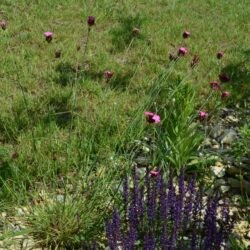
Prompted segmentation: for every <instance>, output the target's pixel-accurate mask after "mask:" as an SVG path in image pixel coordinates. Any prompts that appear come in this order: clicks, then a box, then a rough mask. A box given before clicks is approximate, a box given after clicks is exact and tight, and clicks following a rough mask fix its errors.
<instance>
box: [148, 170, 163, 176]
mask: <svg viewBox="0 0 250 250" xmlns="http://www.w3.org/2000/svg"><path fill="white" fill-rule="evenodd" d="M159 173H160V172H159V171H155V170H151V171H150V172H149V174H150V175H151V176H152V177H156V176H157V175H159Z"/></svg>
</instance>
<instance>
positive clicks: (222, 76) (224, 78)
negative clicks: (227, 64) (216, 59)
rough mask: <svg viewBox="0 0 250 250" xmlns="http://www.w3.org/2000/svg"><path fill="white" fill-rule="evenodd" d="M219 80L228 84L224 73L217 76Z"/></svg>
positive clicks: (228, 79)
mask: <svg viewBox="0 0 250 250" xmlns="http://www.w3.org/2000/svg"><path fill="white" fill-rule="evenodd" d="M219 78H220V80H221V81H222V82H229V81H230V77H229V76H228V75H227V74H226V73H221V74H219Z"/></svg>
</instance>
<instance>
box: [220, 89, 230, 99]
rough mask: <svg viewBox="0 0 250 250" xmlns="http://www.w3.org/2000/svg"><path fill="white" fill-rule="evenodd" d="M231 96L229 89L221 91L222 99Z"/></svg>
mask: <svg viewBox="0 0 250 250" xmlns="http://www.w3.org/2000/svg"><path fill="white" fill-rule="evenodd" d="M229 96H230V93H229V92H228V91H224V92H222V93H221V99H227V98H228V97H229Z"/></svg>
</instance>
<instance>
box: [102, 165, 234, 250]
mask: <svg viewBox="0 0 250 250" xmlns="http://www.w3.org/2000/svg"><path fill="white" fill-rule="evenodd" d="M184 177H185V175H184V171H182V173H181V174H180V176H179V177H178V180H177V181H175V179H174V178H173V177H172V175H171V174H170V176H169V178H168V182H166V181H165V178H164V177H163V175H162V174H161V173H160V174H158V175H151V174H150V172H149V171H148V174H146V176H145V178H144V179H143V180H139V178H138V175H137V173H136V169H134V170H133V174H132V183H133V188H130V189H129V183H128V179H126V180H125V181H124V186H123V199H122V201H123V206H122V209H121V211H120V212H118V210H117V209H116V208H114V210H113V214H112V218H111V219H110V220H108V221H106V236H107V242H108V246H109V249H110V250H116V249H123V250H135V249H145V250H154V249H163V250H173V249H191V250H194V249H206V250H209V249H211V250H212V249H221V247H222V246H224V247H225V246H226V243H227V241H228V239H229V235H230V233H231V231H232V228H233V219H232V218H231V217H230V216H229V207H228V204H227V203H226V202H225V201H223V202H222V204H220V203H219V193H215V194H214V195H211V196H209V197H205V193H204V190H203V189H202V188H199V187H198V185H197V182H196V178H195V177H189V178H188V179H187V180H184Z"/></svg>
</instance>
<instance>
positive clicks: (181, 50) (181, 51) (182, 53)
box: [178, 47, 188, 56]
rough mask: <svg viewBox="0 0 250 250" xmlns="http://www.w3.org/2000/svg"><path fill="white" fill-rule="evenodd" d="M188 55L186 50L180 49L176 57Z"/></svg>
mask: <svg viewBox="0 0 250 250" xmlns="http://www.w3.org/2000/svg"><path fill="white" fill-rule="evenodd" d="M187 53H188V49H187V48H185V47H180V48H179V51H178V56H185V55H186V54H187Z"/></svg>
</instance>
